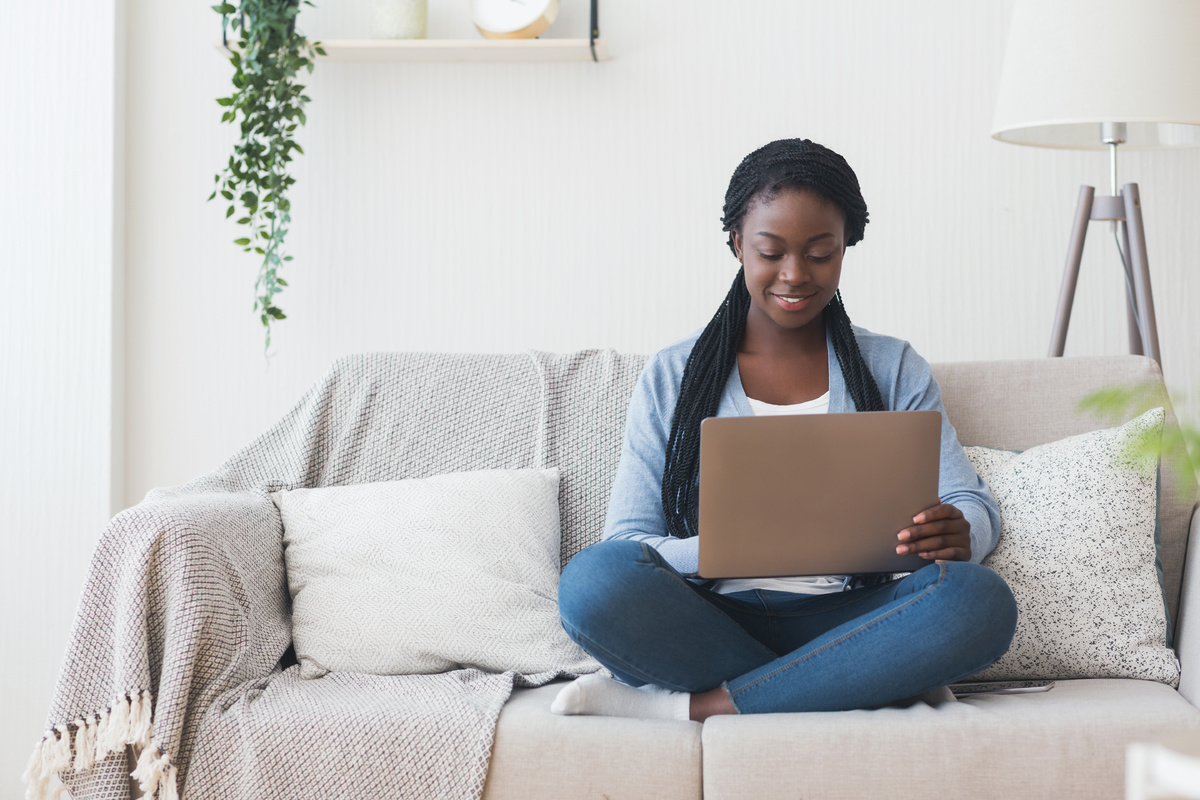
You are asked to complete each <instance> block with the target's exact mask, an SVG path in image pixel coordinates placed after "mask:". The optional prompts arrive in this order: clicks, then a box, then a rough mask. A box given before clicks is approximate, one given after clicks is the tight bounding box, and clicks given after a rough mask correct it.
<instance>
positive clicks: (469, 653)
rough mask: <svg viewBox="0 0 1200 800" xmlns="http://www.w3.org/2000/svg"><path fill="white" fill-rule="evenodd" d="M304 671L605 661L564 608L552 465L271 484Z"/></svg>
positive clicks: (535, 666)
mask: <svg viewBox="0 0 1200 800" xmlns="http://www.w3.org/2000/svg"><path fill="white" fill-rule="evenodd" d="M271 498H272V499H273V500H274V501H275V504H276V505H277V506H278V507H279V510H280V512H281V513H282V515H283V541H284V560H285V563H286V566H287V578H288V588H289V589H290V591H291V595H292V639H293V641H294V643H295V648H296V656H297V658H298V659H299V660H300V674H301V675H302V676H303V677H305V678H316V677H320V676H321V675H324V674H325V673H326V672H329V671H332V670H337V671H350V672H367V673H373V674H379V675H400V674H414V673H431V672H444V671H446V670H451V669H457V668H460V667H478V668H480V669H483V670H487V671H491V672H505V671H508V670H515V671H517V672H521V673H525V674H533V673H538V672H545V671H549V670H563V671H567V672H592V671H595V670H596V669H599V666H600V665H599V664H597V663H596V662H595V661H594V660H593V659H592V658H591V657H590V656H588V655H587V653H585V652H584V651H583V650H582V649H581V648H580V647H579V646H578V645H576V644H575V643H574V642H572V641H571V640H570V639H569V638H568V637H567V634H566V632H565V631H564V630H563V628H562V624H561V622H560V621H559V616H558V576H559V515H558V470H556V469H549V470H533V469H525V470H484V471H478V472H459V473H453V474H449V475H439V476H436V477H432V478H423V479H413V480H402V481H389V482H383V483H367V484H359V485H354V486H336V487H329V488H322V489H295V490H292V491H280V492H274V493H272V494H271Z"/></svg>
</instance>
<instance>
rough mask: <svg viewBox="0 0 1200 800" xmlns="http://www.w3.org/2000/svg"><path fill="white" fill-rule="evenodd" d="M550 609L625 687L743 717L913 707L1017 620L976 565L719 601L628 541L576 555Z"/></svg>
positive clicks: (996, 645)
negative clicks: (720, 703) (727, 706)
mask: <svg viewBox="0 0 1200 800" xmlns="http://www.w3.org/2000/svg"><path fill="white" fill-rule="evenodd" d="M558 605H559V611H560V613H561V615H562V622H563V627H564V628H566V631H567V634H568V635H570V637H571V638H572V639H574V640H575V641H576V642H577V643H578V644H579V645H580V646H581V647H583V648H584V649H585V650H587V651H588V652H589V653H591V654H592V655H593V656H594V657H595V658H596V660H597V661H599V662H600V663H601V664H603V665H604V666H606V667H607V668H608V669H609V670H611V671H612V673H613V674H614V675H616V676H617V677H618V678H620V679H621V680H623V681H625V682H626V683H628V684H630V685H632V686H642V685H644V684H647V683H653V684H656V685H658V686H662V687H665V688H667V689H672V690H675V691H682V692H702V691H707V690H709V689H713V688H716V687H717V686H723V687H725V690H726V692H727V693H728V694H729V697H730V699H731V700H732V701H733V705H734V707H735V708H736V709H737V710H738V712H739V713H763V712H773V711H841V710H845V709H851V708H871V707H875V706H881V705H886V704H888V703H892V702H895V701H897V700H902V699H905V698H909V697H913V696H914V695H918V694H921V693H922V692H926V691H929V690H930V689H935V688H937V687H939V686H945V685H946V684H949V683H953V682H955V681H959V680H962V679H963V678H967V677H969V676H971V675H974V674H975V673H976V672H979V671H980V670H981V669H983V668H984V667H986V666H988V665H989V664H991V663H992V662H993V661H995V660H996V659H998V658H999V657H1000V656H1002V655H1003V654H1004V652H1005V650H1007V649H1008V645H1009V642H1010V641H1012V636H1013V631H1014V630H1015V629H1016V624H1017V607H1016V603H1015V602H1014V601H1013V596H1012V592H1011V591H1009V588H1008V584H1006V583H1005V582H1004V579H1003V578H1001V577H1000V576H999V575H997V574H996V573H994V572H992V571H991V570H990V569H988V568H987V567H982V566H980V565H978V564H971V563H967V562H951V563H946V564H930V565H928V566H926V567H924V568H922V569H920V570H918V571H917V572H914V573H912V574H911V575H908V576H906V577H903V578H900V579H898V580H893V581H889V582H888V583H886V584H883V585H881V586H871V587H866V588H861V589H851V590H849V591H845V592H837V593H834V594H824V595H801V594H792V593H790V592H775V591H764V590H752V591H748V592H737V593H735V594H730V595H722V594H718V593H717V592H713V591H710V590H708V589H705V588H702V587H701V586H698V585H696V584H694V583H692V582H691V581H689V580H687V579H686V578H684V577H683V576H682V575H680V574H679V572H677V571H676V570H675V569H674V568H673V567H672V566H671V565H670V564H668V563H667V562H666V561H665V560H664V559H663V557H662V556H661V555H659V553H658V551H656V550H655V549H654V548H652V547H650V546H648V545H644V544H642V543H640V542H632V541H627V540H610V541H606V542H600V543H599V544H596V545H593V546H591V547H589V548H587V549H586V550H583V551H582V552H580V553H579V554H578V555H576V556H575V557H574V558H573V559H571V561H570V563H568V564H567V567H566V569H564V570H563V573H562V579H561V581H560V583H559V587H558Z"/></svg>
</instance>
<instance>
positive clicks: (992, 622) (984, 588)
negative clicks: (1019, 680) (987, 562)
mask: <svg viewBox="0 0 1200 800" xmlns="http://www.w3.org/2000/svg"><path fill="white" fill-rule="evenodd" d="M942 566H943V567H944V568H945V570H946V578H947V583H948V584H949V585H952V586H954V587H955V588H956V590H957V591H958V592H960V593H961V599H960V602H959V604H958V605H959V607H960V608H970V609H973V610H974V612H975V613H971V614H965V615H963V617H964V622H966V623H967V624H969V625H972V626H980V627H982V628H984V629H986V630H988V631H990V632H991V634H992V635H993V636H994V637H995V640H996V642H997V646H999V647H1000V654H1003V653H1004V651H1005V650H1007V649H1008V646H1009V644H1010V643H1011V642H1012V638H1013V634H1014V633H1016V630H1017V602H1016V600H1015V599H1014V598H1013V593H1012V589H1010V588H1009V587H1008V583H1007V582H1005V580H1004V578H1002V577H1000V576H999V575H997V574H996V573H995V572H994V571H992V570H991V569H988V568H987V567H985V566H983V565H981V564H975V563H972V562H967V561H952V562H948V563H946V564H943V565H942ZM997 657H999V656H997Z"/></svg>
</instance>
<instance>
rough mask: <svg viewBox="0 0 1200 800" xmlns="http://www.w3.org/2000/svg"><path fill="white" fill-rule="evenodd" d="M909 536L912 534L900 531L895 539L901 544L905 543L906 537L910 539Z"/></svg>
mask: <svg viewBox="0 0 1200 800" xmlns="http://www.w3.org/2000/svg"><path fill="white" fill-rule="evenodd" d="M910 536H912V534H911V533H909V532H908V531H900V532H899V533H898V534H896V538H898V539H899V540H900V541H902V542H907V541H908V537H910Z"/></svg>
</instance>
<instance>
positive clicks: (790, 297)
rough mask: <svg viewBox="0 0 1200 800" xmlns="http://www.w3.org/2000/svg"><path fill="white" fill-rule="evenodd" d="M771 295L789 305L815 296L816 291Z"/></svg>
mask: <svg viewBox="0 0 1200 800" xmlns="http://www.w3.org/2000/svg"><path fill="white" fill-rule="evenodd" d="M773 296H774V297H775V298H776V299H778V300H780V301H782V302H784V303H787V304H789V305H796V304H797V303H803V302H804V301H805V300H807V299H809V298H810V297H816V296H817V293H816V292H812V293H810V294H773Z"/></svg>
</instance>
